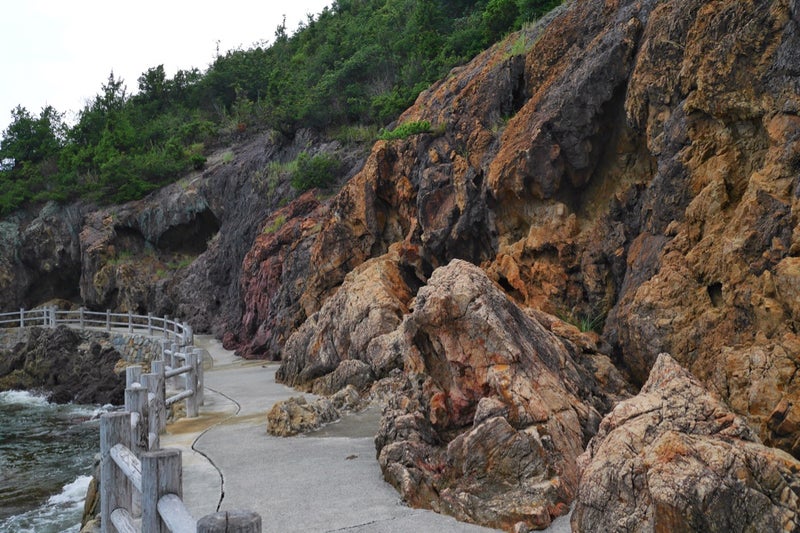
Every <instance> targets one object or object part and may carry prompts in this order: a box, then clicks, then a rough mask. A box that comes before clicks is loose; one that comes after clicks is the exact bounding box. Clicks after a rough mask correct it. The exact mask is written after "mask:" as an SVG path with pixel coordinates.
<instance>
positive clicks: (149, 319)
mask: <svg viewBox="0 0 800 533" xmlns="http://www.w3.org/2000/svg"><path fill="white" fill-rule="evenodd" d="M147 334H148V335H149V336H151V337H152V336H153V314H152V313H147Z"/></svg>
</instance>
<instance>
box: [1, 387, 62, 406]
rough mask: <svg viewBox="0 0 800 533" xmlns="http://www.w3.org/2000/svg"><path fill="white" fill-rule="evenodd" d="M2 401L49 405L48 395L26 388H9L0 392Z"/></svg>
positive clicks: (6, 402) (18, 403)
mask: <svg viewBox="0 0 800 533" xmlns="http://www.w3.org/2000/svg"><path fill="white" fill-rule="evenodd" d="M0 403H5V404H17V405H35V406H43V405H48V404H49V403H50V402H48V401H47V396H45V395H43V394H36V393H33V392H30V391H26V390H9V391H5V392H0Z"/></svg>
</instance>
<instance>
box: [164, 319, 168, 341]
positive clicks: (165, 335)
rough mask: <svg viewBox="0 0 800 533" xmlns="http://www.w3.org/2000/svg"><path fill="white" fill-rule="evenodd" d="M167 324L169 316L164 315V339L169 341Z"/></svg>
mask: <svg viewBox="0 0 800 533" xmlns="http://www.w3.org/2000/svg"><path fill="white" fill-rule="evenodd" d="M168 323H169V315H164V338H165V339H169V328H168V327H167V324H168Z"/></svg>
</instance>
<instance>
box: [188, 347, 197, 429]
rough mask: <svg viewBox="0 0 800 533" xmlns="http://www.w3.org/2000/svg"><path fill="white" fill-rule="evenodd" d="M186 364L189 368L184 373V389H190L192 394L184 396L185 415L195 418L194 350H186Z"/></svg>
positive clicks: (195, 365)
mask: <svg viewBox="0 0 800 533" xmlns="http://www.w3.org/2000/svg"><path fill="white" fill-rule="evenodd" d="M186 366H188V367H189V368H190V370H189V371H188V372H187V373H186V390H188V391H192V395H191V396H189V397H188V398H186V416H187V417H189V418H195V417H196V416H197V403H198V402H197V353H196V352H195V351H194V350H187V352H186Z"/></svg>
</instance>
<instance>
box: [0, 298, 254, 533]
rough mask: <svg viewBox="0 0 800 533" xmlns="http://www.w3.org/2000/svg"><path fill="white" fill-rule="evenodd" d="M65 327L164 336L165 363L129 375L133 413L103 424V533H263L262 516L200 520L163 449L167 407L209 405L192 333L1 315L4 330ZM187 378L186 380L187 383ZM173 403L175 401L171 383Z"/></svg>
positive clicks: (169, 452) (65, 316)
mask: <svg viewBox="0 0 800 533" xmlns="http://www.w3.org/2000/svg"><path fill="white" fill-rule="evenodd" d="M59 325H65V326H68V327H74V328H79V329H81V330H86V329H101V330H106V331H112V330H114V331H118V330H123V333H127V334H146V335H148V336H151V337H152V336H155V337H158V336H163V339H164V340H163V342H162V343H161V346H162V349H161V354H160V356H161V358H160V359H154V360H153V361H151V363H150V369H151V372H150V373H147V374H143V373H142V367H141V366H139V365H131V366H129V367H127V368H126V388H125V411H124V412H118V413H107V414H104V415H103V416H102V417H101V422H100V454H101V460H100V491H101V495H100V508H101V511H100V516H101V518H100V527H101V531H102V532H103V533H107V532H108V533H123V532H124V533H128V532H130V533H139V532H147V533H149V532H158V533H165V532H173V533H189V532H192V533H194V532H195V531H197V532H201V533H210V532H212V531H213V532H233V531H237V532H241V533H260V532H261V517H260V516H259V515H258V513H254V512H251V511H227V512H218V513H213V514H210V515H206V516H204V517H203V518H201V519H200V520H195V519H194V518H193V517H192V515H191V513H190V512H189V510H188V509H187V507H186V504H185V503H184V501H183V500H182V490H183V488H182V477H183V474H182V459H181V451H180V450H177V449H159V446H160V434H161V433H162V432H163V431H164V430H165V429H166V418H167V417H166V408H167V407H168V406H171V405H173V404H175V403H177V402H179V401H182V400H185V401H186V415H187V416H188V417H196V416H198V406H199V405H202V404H203V398H204V393H203V390H204V383H203V382H204V378H203V364H202V362H203V358H202V353H203V351H202V350H200V349H198V348H194V347H193V344H194V334H193V332H192V328H191V326H189V325H187V324H184V323H182V322H179V321H177V320H170V318H169V317H168V316H164V317H154V316H152V315H150V314H148V315H139V314H133V313H112V312H111V311H110V310H108V311H106V312H105V313H102V312H96V311H89V310H86V309H84V308H83V307H81V308H80V309H77V310H59V309H56V308H55V307H46V308H38V309H20V310H19V312H16V311H15V312H11V313H0V329H14V328H20V329H22V328H27V327H37V326H38V327H49V328H54V327H56V326H59ZM181 377H182V379H179V378H181ZM168 381H169V384H170V386H171V387H170V388H171V389H172V391H173V392H174V391H176V390H179V389H182V390H180V391H179V392H176V393H175V394H173V395H172V396H169V397H168V396H167V382H168Z"/></svg>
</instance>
